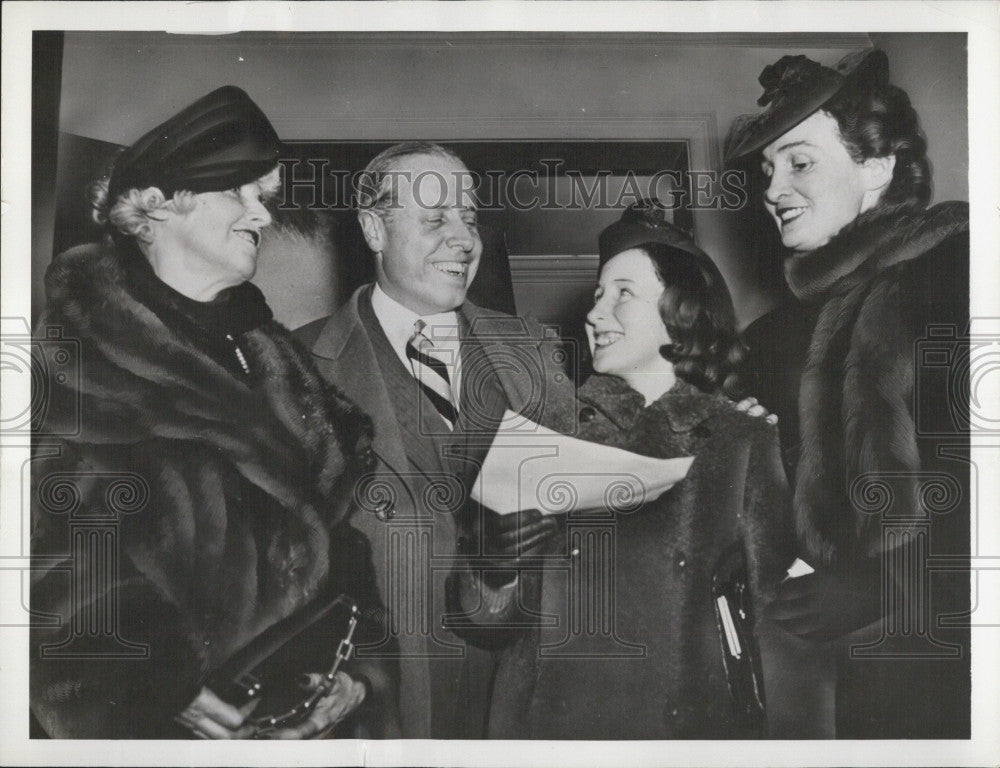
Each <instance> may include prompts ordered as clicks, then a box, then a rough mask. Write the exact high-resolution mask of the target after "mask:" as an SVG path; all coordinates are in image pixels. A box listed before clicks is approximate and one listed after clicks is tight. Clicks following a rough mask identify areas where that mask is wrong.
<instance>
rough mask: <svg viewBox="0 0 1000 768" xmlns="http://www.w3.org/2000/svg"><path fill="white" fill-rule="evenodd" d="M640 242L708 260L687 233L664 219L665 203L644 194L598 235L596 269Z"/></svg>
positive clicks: (709, 260) (665, 213) (665, 214)
mask: <svg viewBox="0 0 1000 768" xmlns="http://www.w3.org/2000/svg"><path fill="white" fill-rule="evenodd" d="M644 243H663V244H664V245H668V246H670V247H671V248H675V249H676V250H678V251H684V252H685V253H690V254H691V255H692V256H695V257H696V258H698V259H705V260H707V261H708V262H709V263H711V259H710V258H709V257H708V254H706V253H705V252H704V251H703V250H701V248H699V247H698V246H697V245H696V244H695V242H694V240H693V239H692V238H691V235H689V234H688V233H687V232H685V231H684V230H683V229H681V228H680V227H678V226H677V225H675V224H672V223H671V222H670V221H669V220H668V218H667V208H666V206H664V205H663V203H661V202H660V201H659V200H657V199H656V198H646V199H644V200H640V201H639V202H637V203H633V204H632V205H630V206H629V207H628V208H626V209H625V210H624V211H622V216H621V218H620V219H619V220H618V221H616V222H615V223H614V224H612V225H610V226H608V227H606V228H605V229H604V231H602V232H601V234H600V235H599V236H598V238H597V249H598V253H599V254H600V259H599V261H598V267H597V268H598V271H600V270H601V269H603V268H604V265H605V264H606V263H607V262H608V260H609V259H611V258H612V257H614V256H617V255H618V254H619V253H621V252H622V251H627V250H628V249H629V248H636V247H638V246H640V245H643V244H644Z"/></svg>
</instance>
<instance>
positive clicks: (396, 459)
mask: <svg viewBox="0 0 1000 768" xmlns="http://www.w3.org/2000/svg"><path fill="white" fill-rule="evenodd" d="M371 289H372V286H371V285H370V284H369V285H366V286H362V287H361V288H359V289H358V290H357V291H356V292H355V293H354V295H353V296H352V297H351V299H350V300H349V302H348V303H346V304H345V305H344V306H343V307H342V308H341V309H340V310H339V311H338V312H337V313H336V314H334V315H332V316H331V317H329V318H323V319H321V320H318V321H315V322H313V323H310V324H309V325H306V326H304V327H302V328H300V329H299V330H298V331H297V332H296V335H297V336H298V337H299V339H300V340H301V341H303V342H304V343H305V344H306V346H308V347H310V348H311V349H312V352H313V355H314V359H315V362H316V365H317V367H318V368H319V370H320V372H321V373H322V374H323V375H324V376H325V377H326V378H327V379H328V380H329V381H330V382H332V383H334V384H336V385H337V386H338V387H339V388H340V389H341V391H342V392H343V393H344V394H346V395H347V396H348V397H349V398H351V399H352V400H353V401H354V402H355V403H357V404H358V406H360V407H361V408H362V409H363V410H364V411H365V412H367V413H368V414H369V415H370V416H371V417H372V420H373V422H374V428H375V434H374V440H373V450H374V453H375V456H376V464H377V466H376V470H375V471H374V473H372V474H370V475H368V476H367V477H366V478H365V479H363V480H362V482H361V483H360V484H359V485H358V487H357V488H356V490H355V494H354V496H355V498H354V502H355V505H354V506H355V509H354V511H353V513H352V517H351V523H352V524H353V525H354V526H355V527H356V528H358V529H359V530H360V531H362V532H363V533H364V534H365V535H366V536H367V537H368V540H369V541H370V543H371V547H372V554H373V559H374V565H375V571H376V577H377V582H378V587H379V589H380V591H381V597H382V601H383V603H384V604H385V605H386V608H387V613H388V616H387V623H386V637H385V643H384V644H383V645H381V646H380V647H375V648H366V649H363V650H361V652H360V653H361V655H362V656H363V655H365V654H373V653H375V654H379V653H383V654H384V653H389V654H394V655H395V654H398V658H399V660H400V714H401V718H402V731H403V736H404V737H407V738H443V737H452V738H462V737H465V738H470V737H475V736H478V735H482V734H483V733H484V732H485V730H484V729H485V725H486V723H485V717H486V716H487V714H488V709H489V702H488V697H489V695H490V691H489V688H490V685H491V682H490V680H491V678H492V676H493V674H494V668H495V662H496V659H495V655H494V654H493V653H491V652H489V651H484V650H481V649H479V648H477V647H476V643H475V641H474V640H472V641H471V642H469V643H467V642H466V641H465V640H463V639H462V638H461V637H460V636H459V635H458V634H456V633H455V631H453V630H454V629H455V626H454V624H453V623H452V622H450V621H449V611H448V605H447V604H446V587H447V586H449V585H448V584H447V583H446V582H448V580H449V579H451V583H452V586H453V585H454V583H455V581H456V577H458V579H459V580H462V579H464V582H463V583H464V584H466V585H467V584H468V582H469V581H470V574H469V572H468V570H467V569H464V568H463V558H462V556H461V555H460V553H459V552H458V549H457V546H456V544H457V541H458V537H459V535H460V534H461V533H462V531H461V530H460V527H459V525H458V521H457V512H458V506H459V502H460V500H461V498H463V497H464V494H465V493H466V491H467V489H468V485H469V484H470V483H471V482H472V480H473V479H474V478H475V476H476V464H475V462H476V460H477V459H478V458H481V457H482V456H483V455H484V454H485V452H486V449H487V447H488V444H489V440H490V439H491V434H492V433H491V427H490V425H491V424H494V422H493V419H494V417H495V416H496V415H497V414H498V412H499V414H502V412H503V408H504V407H509V408H510V409H511V410H512V411H515V412H518V413H524V414H525V415H527V416H529V417H531V418H532V419H533V420H534V421H537V422H543V421H545V420H546V419H545V409H546V408H547V407H549V404H550V403H553V402H555V400H554V399H553V398H556V399H558V400H559V401H560V402H562V403H565V402H567V399H571V398H572V397H573V382H572V381H571V379H570V378H569V377H568V376H567V375H566V372H565V371H564V370H563V367H562V365H561V361H562V359H563V356H562V353H561V351H560V350H559V348H558V344H557V342H556V340H555V339H546V338H545V336H544V332H543V329H542V328H541V327H540V326H539V325H538V324H537V323H535V322H533V321H529V320H524V319H521V318H517V317H513V316H510V315H505V314H501V313H498V312H493V311H490V310H485V309H482V308H480V307H477V306H476V305H474V304H471V303H469V302H466V303H465V304H463V305H462V307H461V308H460V309H459V319H460V323H461V325H462V326H463V329H462V330H463V341H462V366H463V374H462V391H463V393H462V401H461V405H460V417H459V418H460V423H459V425H457V428H456V431H455V434H451V433H449V432H448V431H447V428H446V427H444V424H443V421H442V420H441V419H440V417H439V416H438V415H437V413H436V411H434V410H433V406H432V405H430V401H429V400H428V399H427V398H426V396H424V395H423V394H422V393H421V392H420V390H419V387H418V385H417V382H416V380H415V379H414V378H413V377H412V375H410V373H409V372H408V371H407V370H406V369H405V367H404V366H403V364H402V362H401V361H400V360H399V358H398V357H397V356H396V354H395V353H394V352H393V351H392V349H391V347H390V345H389V342H388V340H387V339H386V338H385V336H384V334H383V333H382V332H381V328H380V326H379V325H378V321H377V320H375V319H374V312H373V311H372V310H371V300H370V296H371ZM476 416H480V417H483V418H481V419H478V421H479V422H485V423H482V424H481V427H482V429H477V428H476V425H475V424H471V425H470V424H469V423H468V420H469V418H470V417H476ZM473 421H477V419H474V418H473ZM494 428H495V424H494ZM474 582H475V583H476V585H477V587H478V586H479V583H478V579H474ZM482 590H483V593H482V595H481V597H482V601H483V603H484V604H485V605H487V606H489V609H490V610H487V609H486V608H485V607H483V605H480V606H469V605H467V604H463V605H462V608H463V609H464V610H466V611H468V612H475V613H476V615H477V616H482V617H484V618H485V621H486V622H489V621H491V620H496V619H497V617H502V616H504V615H505V614H507V613H509V612H510V611H511V609H512V608H516V607H517V605H516V603H517V600H518V599H519V596H518V591H517V590H513V591H512V590H499V591H497V592H493V591H491V590H490V589H489V588H488V587H486V586H485V585H482ZM458 591H459V592H461V593H462V594H465V595H467V594H468V593H469V590H468V589H467V588H466V589H460V590H458ZM452 594H454V592H452ZM476 594H477V596H478V595H479V591H478V589H477V590H476ZM466 602H467V601H466ZM477 608H478V611H476V609H477ZM453 614H454V610H453V611H452V615H453ZM498 693H499V694H501V695H502V691H498Z"/></svg>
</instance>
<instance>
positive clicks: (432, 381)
mask: <svg viewBox="0 0 1000 768" xmlns="http://www.w3.org/2000/svg"><path fill="white" fill-rule="evenodd" d="M425 327H426V323H425V322H424V321H423V320H419V319H418V320H417V321H416V322H415V323H414V324H413V335H412V336H411V337H410V340H409V341H407V342H406V357H407V359H408V360H409V361H410V367H411V368H412V370H413V378H415V379H416V380H417V382H418V383H419V384H420V387H421V388H422V389H423V391H424V394H425V395H427V397H428V398H429V399H430V401H431V403H433V404H434V407H435V408H436V409H437V412H438V413H440V414H441V417H442V418H443V419H444V420H445V421H446V422H448V428H449V429H453V428H454V426H455V420H456V418H457V416H458V412H457V410H456V408H455V404H454V402H453V400H452V394H451V379H450V377H449V376H448V369H447V368H446V367H445V364H444V363H443V362H441V361H440V360H438V359H437V358H436V357H434V356H433V355H432V354H431V350H432V349H434V343H433V342H432V341H431V340H430V339H428V338H427V337H426V336H425V335H424V328H425Z"/></svg>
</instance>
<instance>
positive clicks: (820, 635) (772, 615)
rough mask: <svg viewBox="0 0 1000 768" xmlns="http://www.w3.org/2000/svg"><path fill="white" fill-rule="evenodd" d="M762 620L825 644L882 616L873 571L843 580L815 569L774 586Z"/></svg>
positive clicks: (877, 577)
mask: <svg viewBox="0 0 1000 768" xmlns="http://www.w3.org/2000/svg"><path fill="white" fill-rule="evenodd" d="M777 591H778V594H777V597H776V598H775V599H774V601H773V602H771V603H770V604H769V605H767V606H766V607H765V608H764V617H765V618H767V619H770V620H771V621H773V622H774V623H775V624H777V625H778V626H779V627H781V628H782V629H784V630H785V631H787V632H790V633H791V634H793V635H798V636H799V637H804V638H806V639H809V640H818V641H827V640H833V639H834V638H837V637H841V636H842V635H846V634H848V633H850V632H853V631H854V630H856V629H860V628H861V627H864V626H867V625H868V624H871V623H872V622H873V621H875V620H876V619H878V618H879V617H880V616H881V615H882V600H881V582H880V576H879V573H878V571H877V570H875V571H874V572H872V571H871V570H867V571H866V572H865V573H864V574H861V575H858V576H852V577H847V576H844V575H841V574H837V573H834V572H832V571H828V570H817V571H815V572H813V573H810V574H807V575H805V576H800V577H799V578H796V579H786V580H785V581H783V582H782V583H781V584H779V585H778V590H777Z"/></svg>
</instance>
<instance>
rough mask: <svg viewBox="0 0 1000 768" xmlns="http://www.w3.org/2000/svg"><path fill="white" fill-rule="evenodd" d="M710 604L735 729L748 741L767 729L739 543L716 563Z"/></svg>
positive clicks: (758, 658)
mask: <svg viewBox="0 0 1000 768" xmlns="http://www.w3.org/2000/svg"><path fill="white" fill-rule="evenodd" d="M712 602H713V604H714V606H715V620H716V625H717V626H718V630H719V643H720V646H721V649H722V663H723V665H724V666H725V669H726V683H727V684H728V686H729V696H730V700H731V702H732V707H733V710H732V711H733V717H734V720H735V724H736V727H737V729H738V730H739V731H741V732H742V733H744V734H746V736H747V737H748V738H752V737H753V736H759V735H762V734H763V732H764V728H765V725H766V713H765V709H764V683H763V680H764V676H763V673H762V671H761V663H760V650H759V648H758V645H757V638H756V636H755V635H754V615H753V604H752V601H751V599H750V580H749V577H748V575H747V567H746V558H745V556H744V554H743V548H742V547H741V546H740V545H739V544H738V543H737V544H734V545H732V546H731V547H729V548H728V549H726V551H725V552H723V553H722V555H721V557H720V558H719V561H718V563H716V567H715V570H714V572H713V574H712Z"/></svg>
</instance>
